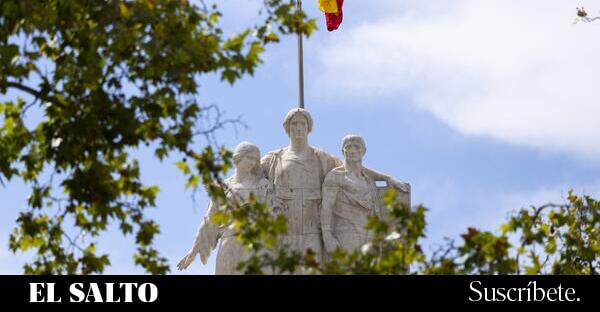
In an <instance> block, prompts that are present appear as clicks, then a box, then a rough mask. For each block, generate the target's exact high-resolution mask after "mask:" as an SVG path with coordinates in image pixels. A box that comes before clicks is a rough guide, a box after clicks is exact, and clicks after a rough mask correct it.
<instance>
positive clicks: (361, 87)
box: [315, 0, 600, 159]
mask: <svg viewBox="0 0 600 312" xmlns="http://www.w3.org/2000/svg"><path fill="white" fill-rule="evenodd" d="M382 3H383V6H384V7H385V8H386V12H388V13H386V14H385V15H383V16H380V17H378V18H376V19H371V20H369V21H367V22H366V23H363V24H360V23H356V24H355V25H351V24H349V23H348V22H347V21H346V22H347V23H346V24H345V25H344V26H345V29H344V30H343V33H340V34H337V35H336V36H329V37H327V38H324V37H323V39H324V41H326V42H329V43H328V44H324V45H319V51H318V52H317V53H318V55H319V60H320V63H322V64H320V65H319V66H320V68H321V71H322V72H321V73H320V75H319V77H318V78H317V81H316V83H315V88H317V90H318V91H319V93H321V95H322V96H333V95H334V93H335V94H336V96H340V93H342V94H346V95H347V96H348V97H349V98H350V97H351V98H354V99H357V98H358V99H361V101H362V102H364V101H365V99H364V98H361V96H362V97H366V99H369V100H371V101H374V102H376V101H377V100H373V99H374V98H376V96H386V97H389V96H398V95H401V96H403V97H406V96H408V97H409V98H411V99H412V102H413V103H414V104H415V105H417V106H418V107H419V108H422V109H425V110H427V111H429V112H431V113H432V114H433V115H435V116H436V117H437V118H439V119H440V120H442V121H443V122H445V123H447V124H448V125H449V126H451V127H453V128H454V129H457V130H458V131H460V132H462V133H465V134H469V135H479V136H487V137H492V138H496V139H500V140H503V141H506V142H510V143H513V144H521V145H527V146H533V147H536V148H541V149H544V150H555V151H568V152H573V153H574V154H575V155H578V156H581V157H584V158H585V159H593V158H598V156H600V144H599V143H600V87H599V84H598V78H599V75H600V41H599V40H598V35H600V23H596V24H577V25H575V26H574V25H573V24H572V22H573V20H574V16H575V6H576V5H580V4H583V5H585V4H586V1H581V2H579V3H574V2H571V1H560V0H553V1H549V0H530V1H516V0H515V1H506V0H490V1H480V0H460V1H451V2H450V1H383V2H382ZM587 3H588V5H587V6H586V8H588V11H589V13H593V11H592V10H590V9H591V8H597V9H598V10H600V4H599V3H597V2H596V3H594V1H587ZM378 10H381V7H379V8H378ZM354 14H360V12H354ZM332 90H333V91H332ZM340 90H343V91H340ZM373 104H376V103H373ZM398 104H399V103H398Z"/></svg>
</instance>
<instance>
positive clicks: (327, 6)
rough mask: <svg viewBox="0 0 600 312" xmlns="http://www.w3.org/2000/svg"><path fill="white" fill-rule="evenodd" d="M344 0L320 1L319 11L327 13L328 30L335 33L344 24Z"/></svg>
mask: <svg viewBox="0 0 600 312" xmlns="http://www.w3.org/2000/svg"><path fill="white" fill-rule="evenodd" d="M343 5H344V0H319V9H320V10H321V11H323V12H324V13H325V20H326V22H327V30H328V31H334V30H336V29H338V27H340V24H342V19H343V18H344V13H343V11H342V6H343Z"/></svg>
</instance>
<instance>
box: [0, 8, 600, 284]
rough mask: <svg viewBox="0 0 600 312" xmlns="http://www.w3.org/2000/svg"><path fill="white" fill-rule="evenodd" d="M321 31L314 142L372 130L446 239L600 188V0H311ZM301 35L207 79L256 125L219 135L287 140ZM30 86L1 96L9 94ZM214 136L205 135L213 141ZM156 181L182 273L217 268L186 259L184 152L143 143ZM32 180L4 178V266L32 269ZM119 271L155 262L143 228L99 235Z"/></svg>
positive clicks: (238, 24) (192, 205) (230, 142)
mask: <svg viewBox="0 0 600 312" xmlns="http://www.w3.org/2000/svg"><path fill="white" fill-rule="evenodd" d="M218 3H219V6H220V8H221V10H222V12H223V23H224V27H225V29H226V31H228V32H235V31H236V30H240V29H242V28H243V26H244V25H248V24H249V23H253V22H255V21H256V19H257V18H260V17H258V16H257V12H258V10H259V9H260V6H261V1H260V0H220V1H218ZM303 3H304V8H305V10H306V11H307V13H308V14H309V15H310V16H311V17H314V18H316V19H317V23H318V24H319V27H320V29H319V30H318V31H317V32H316V33H315V34H314V35H313V36H311V37H310V38H309V39H307V40H305V42H304V43H305V51H304V52H305V79H306V94H305V97H306V101H305V102H306V108H307V109H308V110H309V111H310V112H311V114H312V116H313V119H314V121H315V125H314V129H313V132H312V133H311V135H310V137H309V143H310V144H311V145H313V146H316V147H320V148H323V149H325V150H327V151H329V152H330V153H332V154H334V155H337V156H341V153H340V148H341V147H340V143H341V139H342V137H343V136H344V135H346V134H349V133H355V134H359V135H361V136H363V137H364V138H365V140H366V143H367V154H366V157H365V160H364V164H365V165H366V166H368V167H370V168H373V169H376V170H379V171H382V172H385V173H387V174H390V175H392V176H394V177H395V178H397V179H399V180H402V181H406V182H409V183H410V184H411V186H412V191H413V193H412V202H413V204H423V205H425V206H426V207H427V208H428V209H429V212H428V215H427V221H428V227H427V238H426V240H425V242H424V246H425V248H426V250H427V249H429V248H433V247H434V246H435V245H436V243H441V242H442V239H443V238H444V237H450V238H457V237H458V236H459V235H460V234H461V233H462V232H464V231H465V230H466V228H467V227H469V226H476V227H479V228H481V229H485V230H498V227H499V225H500V224H501V222H503V221H504V220H505V219H506V217H507V215H509V214H510V213H511V212H512V211H515V210H517V209H519V208H522V207H527V206H529V205H541V204H545V203H548V202H554V203H562V202H564V198H565V196H566V194H567V192H568V191H569V189H573V190H575V192H576V193H578V194H587V195H592V196H595V197H600V144H599V143H600V122H599V121H600V119H599V116H600V91H599V89H600V88H598V87H597V86H598V79H597V76H598V75H599V74H598V73H600V57H598V55H600V41H598V40H597V38H598V34H599V33H600V23H595V24H583V23H579V24H576V25H574V24H573V21H574V17H575V12H576V11H575V7H578V6H584V7H585V8H586V9H587V11H588V13H590V15H600V4H599V3H597V1H593V0H589V1H579V0H578V1H572V0H529V1H516V0H510V1H509V0H488V1H481V0H456V1H444V0H427V1H424V0H376V1H359V0H347V1H345V5H344V22H343V24H342V26H341V28H340V29H339V30H338V31H336V32H331V33H329V32H327V31H326V30H325V25H324V18H323V16H322V14H321V13H320V12H319V11H318V10H317V8H316V0H315V1H303ZM296 58H297V55H296V38H295V37H284V38H282V42H281V43H280V44H278V45H273V46H271V47H269V48H268V50H267V52H266V54H265V55H264V57H263V60H264V64H263V65H262V66H261V67H260V68H259V69H258V70H257V71H256V73H255V75H254V76H253V77H247V78H245V79H243V80H242V81H240V82H239V83H238V84H236V85H235V86H233V87H231V86H229V85H227V84H224V83H221V82H219V80H218V79H216V78H215V77H207V78H203V79H202V80H201V87H200V90H199V95H200V96H201V97H202V98H203V99H204V100H205V102H206V104H215V105H218V106H219V107H221V109H222V110H224V111H225V112H226V113H227V115H228V116H230V117H237V116H241V118H242V120H243V122H244V123H245V124H247V126H248V127H247V128H243V127H238V128H237V129H233V128H231V127H228V128H225V129H223V130H221V131H219V133H218V134H217V139H218V141H219V143H221V144H223V145H225V146H227V147H229V148H233V147H235V145H236V144H237V143H239V142H241V141H246V140H247V141H251V142H254V143H255V144H257V145H258V146H259V147H260V149H261V152H262V153H266V152H268V151H270V150H274V149H277V148H280V147H284V146H286V145H287V144H288V138H287V136H286V135H285V132H284V130H283V127H282V121H283V117H284V116H285V114H286V113H287V111H288V110H289V109H291V108H293V107H295V106H296V105H297V67H296V66H297V64H296V60H297V59H296ZM17 96H22V94H19V93H17V92H12V91H11V92H9V93H8V94H6V95H0V99H1V100H5V99H14V98H16V97H17ZM201 145H202V142H199V143H198V148H200V147H201ZM134 155H135V156H136V157H137V158H138V159H139V160H140V163H141V168H142V178H143V181H144V182H145V183H147V184H155V185H158V186H159V188H160V190H161V192H160V194H159V196H158V199H157V207H156V208H155V209H152V210H151V211H148V213H149V215H150V216H152V217H153V218H155V220H156V221H157V222H158V223H159V224H160V225H161V234H160V236H158V237H157V238H156V247H157V248H158V250H159V251H160V252H161V254H162V255H163V256H165V257H166V258H167V259H168V260H169V264H170V265H171V272H172V273H173V274H212V273H213V272H214V259H215V254H213V255H212V256H211V258H210V260H209V263H208V264H207V265H202V264H201V263H200V261H198V260H197V261H196V262H194V263H193V264H192V265H191V266H190V268H188V270H186V271H184V272H179V271H177V269H176V267H175V265H176V264H177V262H178V261H179V259H180V258H181V257H183V256H184V255H185V253H186V252H187V250H188V249H189V248H190V247H191V244H192V242H193V239H194V236H195V232H196V229H197V227H198V224H199V222H200V220H201V218H202V216H203V215H204V212H205V209H206V204H207V197H206V194H205V193H204V192H199V193H197V194H196V197H195V201H194V200H193V199H192V193H191V191H189V190H185V189H184V185H185V179H184V177H183V175H182V174H181V173H180V172H179V171H178V170H177V168H176V166H175V161H176V159H168V160H165V161H163V162H159V161H158V160H156V159H154V158H153V156H152V152H151V151H150V150H147V149H140V150H137V151H136V152H135V153H134ZM27 196H28V188H27V186H25V185H23V184H22V183H21V182H19V181H18V180H12V181H11V182H9V183H7V184H6V185H5V186H3V187H2V186H0V274H19V273H20V272H22V269H21V268H22V265H23V264H24V263H25V262H27V261H29V260H31V256H32V255H31V254H30V253H17V254H13V253H12V252H10V251H9V250H8V248H7V242H8V236H9V234H10V232H11V230H12V227H13V226H14V224H15V218H16V216H17V214H18V212H19V211H21V210H22V209H24V208H25V207H26V198H27ZM98 241H99V246H98V248H99V251H100V252H106V253H109V254H110V256H111V263H112V265H111V266H110V267H109V268H107V270H106V272H105V273H108V274H142V273H143V270H142V269H141V268H139V267H136V266H135V265H134V263H133V259H132V254H133V252H134V237H126V238H123V237H122V236H121V234H120V232H119V231H118V230H117V229H116V227H113V228H111V229H109V231H108V232H107V233H106V235H103V236H102V237H100V238H99V240H98Z"/></svg>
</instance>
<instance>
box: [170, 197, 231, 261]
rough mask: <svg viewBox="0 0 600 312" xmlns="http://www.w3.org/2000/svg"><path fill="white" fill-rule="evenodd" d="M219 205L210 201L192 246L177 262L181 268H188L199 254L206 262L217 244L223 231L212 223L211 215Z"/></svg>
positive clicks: (201, 259)
mask: <svg viewBox="0 0 600 312" xmlns="http://www.w3.org/2000/svg"><path fill="white" fill-rule="evenodd" d="M217 206H218V205H215V203H214V202H213V201H212V200H211V201H210V203H209V205H208V209H207V212H206V215H205V216H204V219H203V221H202V223H201V224H200V226H199V227H198V231H197V232H196V238H195V239H194V244H193V245H192V248H191V249H190V251H189V252H188V253H187V254H186V255H185V256H184V257H183V258H182V259H181V261H179V263H178V264H177V267H178V268H179V270H183V269H186V268H187V267H188V266H189V265H190V264H191V263H192V261H194V259H195V258H196V255H197V254H199V255H200V261H202V264H206V262H207V261H208V257H209V256H210V252H211V251H212V250H213V249H214V248H215V247H216V246H217V241H218V240H219V238H220V236H221V233H220V230H219V228H218V227H217V226H215V225H213V224H212V223H211V217H212V215H213V214H214V213H215V212H216V210H217Z"/></svg>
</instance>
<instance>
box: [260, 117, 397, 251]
mask: <svg viewBox="0 0 600 312" xmlns="http://www.w3.org/2000/svg"><path fill="white" fill-rule="evenodd" d="M283 128H284V129H285V132H286V133H287V135H288V136H289V138H290V145H289V146H287V147H284V148H282V149H279V150H276V151H272V152H269V153H267V154H266V155H265V156H264V157H263V158H262V160H261V167H262V169H263V171H264V174H265V176H266V177H267V178H268V180H269V181H270V182H271V185H273V188H274V193H275V196H274V199H273V200H274V207H273V209H274V211H275V212H277V211H280V212H282V213H283V214H284V216H285V217H286V218H287V220H288V233H287V235H284V236H282V237H281V240H280V244H281V245H282V247H286V248H290V249H292V250H297V251H301V252H304V251H306V250H307V249H309V248H310V249H311V250H312V251H314V252H315V253H316V254H317V260H318V261H321V260H322V255H323V240H322V235H321V201H322V194H321V191H322V187H323V180H324V179H325V176H326V175H327V173H329V172H330V171H331V170H332V169H334V168H336V167H339V166H341V165H342V161H341V160H340V159H338V158H336V157H335V156H333V155H331V154H329V153H327V152H326V151H323V150H321V149H318V148H315V147H312V146H310V145H308V134H309V133H310V132H311V131H312V129H313V119H312V117H311V116H310V113H309V112H308V111H306V110H304V109H302V108H294V109H292V110H290V111H289V112H288V113H287V115H286V116H285V120H284V121H283ZM364 172H365V174H367V175H368V176H369V177H370V178H371V179H373V180H385V181H387V182H388V183H389V184H391V185H393V186H397V187H400V188H403V187H404V184H403V183H402V182H398V181H395V180H394V179H392V178H391V177H389V176H386V175H383V174H381V173H378V172H375V171H373V170H370V169H367V168H364Z"/></svg>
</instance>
